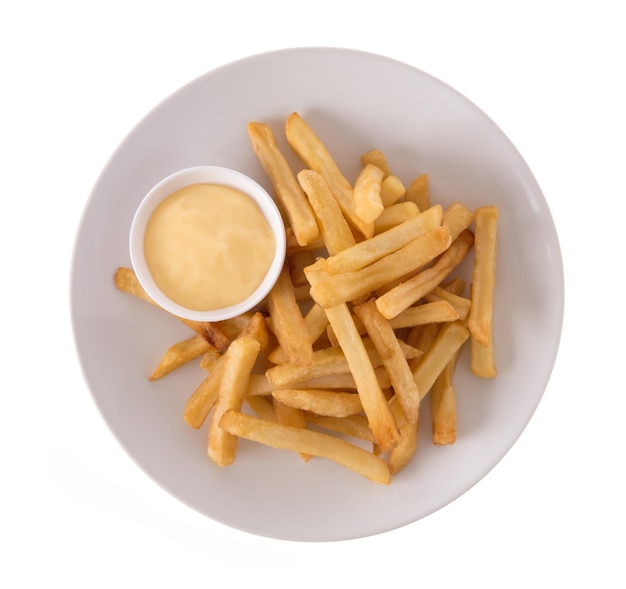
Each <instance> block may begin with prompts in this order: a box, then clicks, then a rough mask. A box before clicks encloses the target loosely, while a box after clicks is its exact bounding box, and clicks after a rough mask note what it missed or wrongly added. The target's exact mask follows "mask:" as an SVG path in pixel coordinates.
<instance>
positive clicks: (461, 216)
mask: <svg viewBox="0 0 626 589" xmlns="http://www.w3.org/2000/svg"><path fill="white" fill-rule="evenodd" d="M473 220H474V213H472V211H470V210H469V209H468V208H467V207H466V206H465V205H463V204H461V203H460V202H455V203H453V204H451V205H450V206H449V207H447V208H446V210H445V211H444V212H443V219H442V222H441V223H442V225H445V226H446V227H447V228H448V229H450V235H451V236H452V241H454V240H455V239H456V238H457V237H458V236H459V235H460V234H461V231H464V230H465V229H467V228H468V227H469V226H470V225H471V224H472V221H473Z"/></svg>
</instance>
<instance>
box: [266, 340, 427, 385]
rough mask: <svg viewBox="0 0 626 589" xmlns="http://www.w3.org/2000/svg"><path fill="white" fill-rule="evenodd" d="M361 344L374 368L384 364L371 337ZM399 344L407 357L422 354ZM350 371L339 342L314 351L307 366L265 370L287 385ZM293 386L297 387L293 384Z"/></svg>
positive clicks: (288, 365)
mask: <svg viewBox="0 0 626 589" xmlns="http://www.w3.org/2000/svg"><path fill="white" fill-rule="evenodd" d="M337 339H339V338H337ZM338 343H339V342H338ZM360 345H362V346H363V348H364V350H365V352H366V353H367V355H368V358H369V361H370V362H371V364H372V366H373V367H374V368H378V367H379V366H382V365H383V360H382V358H381V356H380V354H379V353H378V350H377V349H376V347H375V346H374V344H373V342H372V340H371V339H369V338H368V339H361V343H360ZM399 346H400V351H401V352H402V354H403V356H404V357H405V358H407V359H413V358H417V357H419V356H420V355H421V354H422V352H421V350H418V349H416V348H413V347H411V346H409V345H407V344H406V343H404V342H403V341H401V342H399ZM350 371H351V370H350V364H349V362H348V358H347V356H346V354H345V352H344V350H343V349H342V348H341V346H340V344H339V345H338V346H331V347H328V348H324V349H321V350H316V351H315V352H313V360H312V362H311V364H309V365H307V366H302V365H300V364H296V363H294V362H284V363H283V364H277V365H276V366H272V367H271V368H268V369H267V370H266V371H265V376H266V377H267V379H268V380H269V382H271V383H272V384H273V385H275V386H277V387H286V386H289V385H293V383H297V382H302V381H304V380H310V379H313V378H320V377H322V376H330V375H332V374H346V373H348V372H350ZM291 388H296V387H294V386H291Z"/></svg>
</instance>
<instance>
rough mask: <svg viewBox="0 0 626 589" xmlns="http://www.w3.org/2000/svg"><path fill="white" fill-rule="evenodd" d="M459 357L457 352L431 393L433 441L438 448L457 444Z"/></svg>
mask: <svg viewBox="0 0 626 589" xmlns="http://www.w3.org/2000/svg"><path fill="white" fill-rule="evenodd" d="M458 357H459V351H458V350H457V351H456V352H455V353H454V354H453V355H452V358H451V359H450V360H449V361H448V363H447V364H446V365H445V367H444V368H443V370H442V371H441V374H439V376H438V377H437V379H436V380H435V382H434V383H433V386H432V388H431V391H430V414H431V422H432V440H433V443H434V444H437V445H438V446H443V445H448V444H454V443H455V442H456V392H455V390H454V382H453V380H454V370H455V368H456V363H457V360H458Z"/></svg>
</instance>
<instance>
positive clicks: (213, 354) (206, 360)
mask: <svg viewBox="0 0 626 589" xmlns="http://www.w3.org/2000/svg"><path fill="white" fill-rule="evenodd" d="M221 357H222V354H220V353H219V352H218V351H217V350H214V349H213V348H209V349H208V350H207V351H206V352H205V353H204V354H203V355H202V358H201V360H200V368H203V369H204V370H206V371H207V372H211V370H213V367H214V366H215V363H216V362H217V361H218V360H219V359H220V358H221Z"/></svg>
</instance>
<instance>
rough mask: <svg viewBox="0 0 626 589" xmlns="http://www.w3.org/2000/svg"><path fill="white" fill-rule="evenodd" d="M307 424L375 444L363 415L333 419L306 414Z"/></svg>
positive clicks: (329, 416) (330, 416) (332, 417)
mask: <svg viewBox="0 0 626 589" xmlns="http://www.w3.org/2000/svg"><path fill="white" fill-rule="evenodd" d="M305 418H306V420H307V423H311V424H312V425H315V426H317V427H321V428H322V429H326V430H329V431H331V432H334V433H337V434H340V435H342V436H350V437H352V438H357V439H359V440H363V441H365V442H372V444H375V443H376V440H375V438H374V434H373V433H372V430H371V428H370V426H369V423H368V422H367V418H366V417H365V416H363V415H348V416H346V417H334V416H332V415H315V414H314V413H306V414H305Z"/></svg>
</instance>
